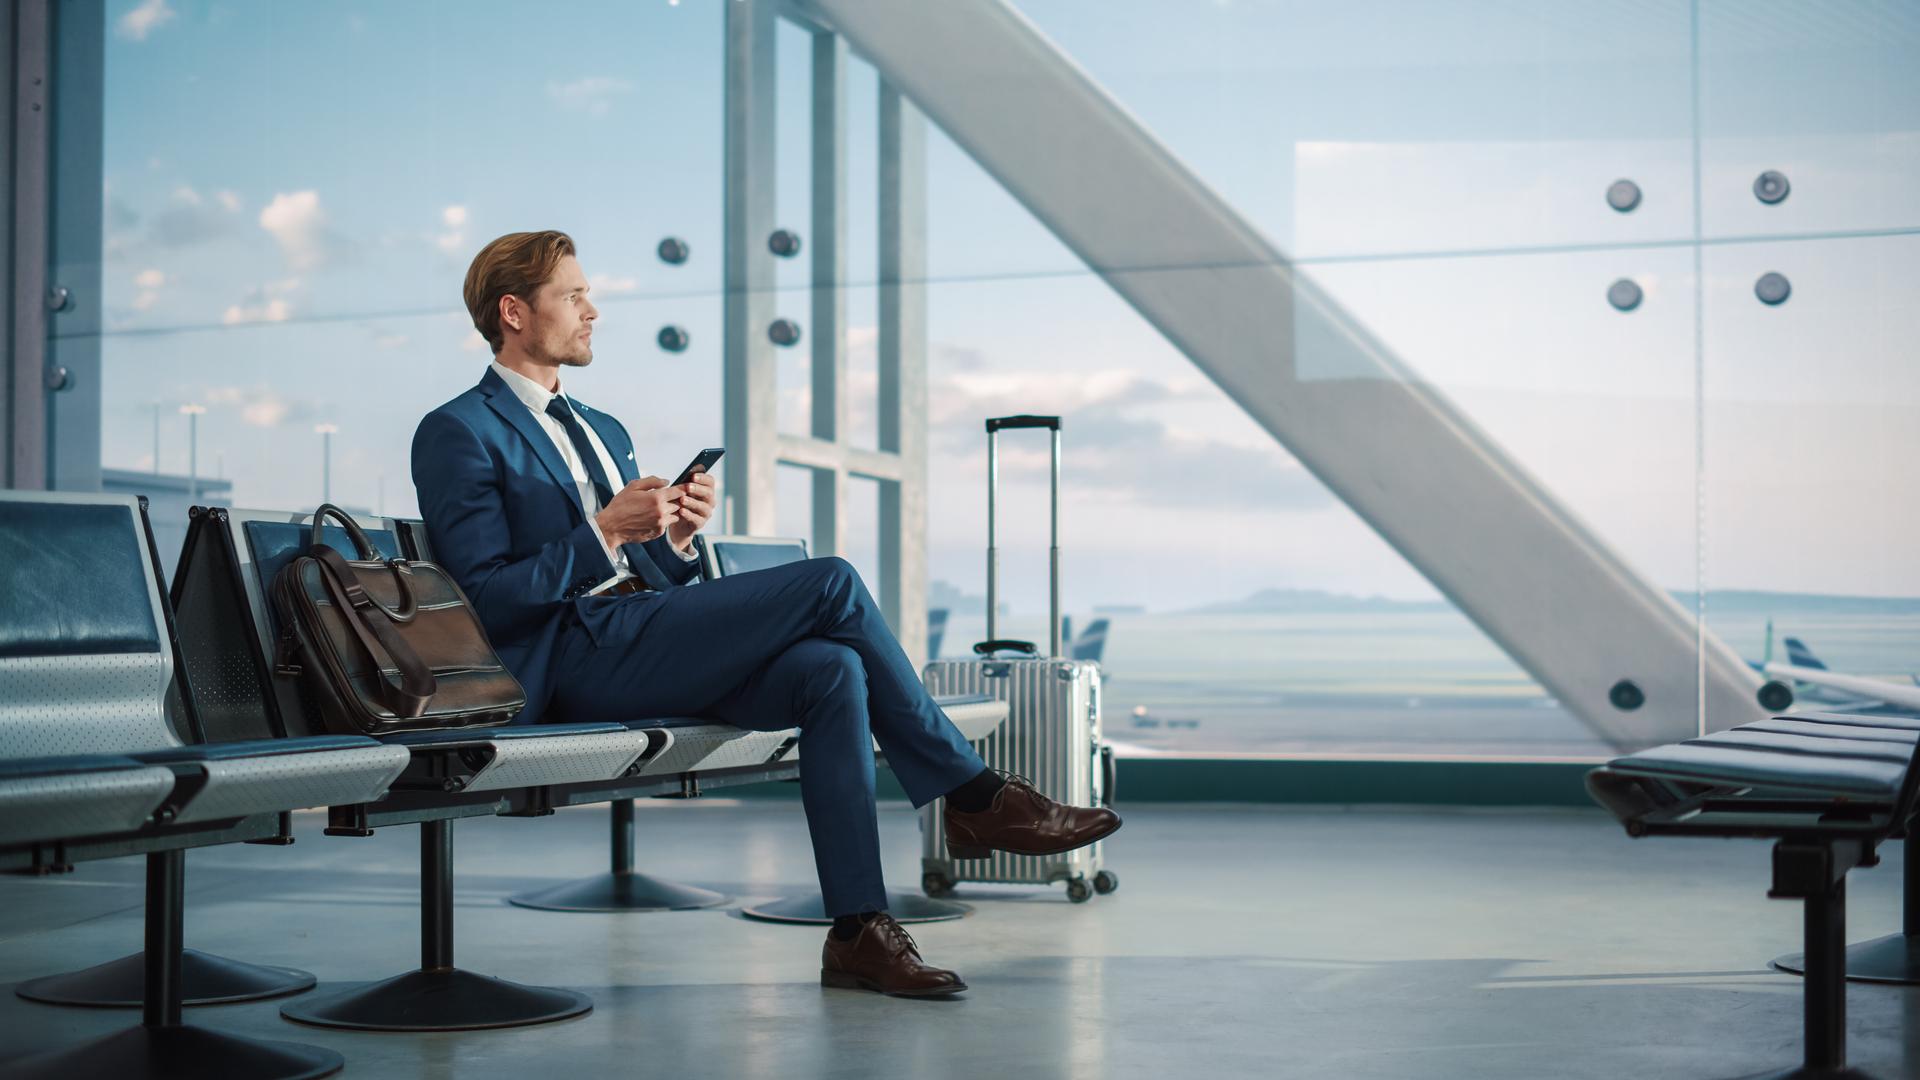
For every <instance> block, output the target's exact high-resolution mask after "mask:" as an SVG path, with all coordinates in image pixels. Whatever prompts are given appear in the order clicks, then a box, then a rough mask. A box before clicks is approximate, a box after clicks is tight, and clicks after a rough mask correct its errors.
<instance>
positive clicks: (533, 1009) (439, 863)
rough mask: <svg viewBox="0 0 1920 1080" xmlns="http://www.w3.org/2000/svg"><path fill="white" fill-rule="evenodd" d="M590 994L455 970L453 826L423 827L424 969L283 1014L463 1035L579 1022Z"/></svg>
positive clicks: (334, 1023)
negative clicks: (569, 1020)
mask: <svg viewBox="0 0 1920 1080" xmlns="http://www.w3.org/2000/svg"><path fill="white" fill-rule="evenodd" d="M591 1008H593V1001H592V999H591V998H588V997H587V996H586V995H585V994H579V993H575V992H574V991H572V990H560V989H555V988H553V987H546V986H523V985H521V984H520V983H515V982H508V981H507V980H505V979H496V978H493V977H492V976H489V975H476V974H474V973H472V972H469V971H462V970H460V969H459V968H457V967H455V966H454V964H453V822H451V821H428V822H423V823H422V824H421V826H420V970H418V971H409V972H407V973H406V974H404V975H396V976H394V977H393V978H391V979H386V980H384V981H381V982H377V983H371V984H369V985H367V986H363V987H360V988H359V989H357V990H348V991H345V992H342V993H338V994H331V995H327V996H324V997H318V998H303V999H302V1000H300V1001H296V1002H293V1003H291V1004H288V1005H286V1006H283V1007H282V1008H281V1010H280V1015H282V1016H284V1017H286V1018H287V1019H289V1020H295V1021H298V1022H300V1023H302V1024H318V1025H320V1026H322V1027H340V1028H353V1029H356V1030H360V1031H464V1030H470V1029H474V1028H503V1027H520V1026H522V1025H525V1024H544V1023H547V1022H549V1021H552V1020H564V1019H566V1018H567V1017H569V1016H578V1015H580V1014H581V1013H584V1012H586V1011H587V1010H589V1009H591Z"/></svg>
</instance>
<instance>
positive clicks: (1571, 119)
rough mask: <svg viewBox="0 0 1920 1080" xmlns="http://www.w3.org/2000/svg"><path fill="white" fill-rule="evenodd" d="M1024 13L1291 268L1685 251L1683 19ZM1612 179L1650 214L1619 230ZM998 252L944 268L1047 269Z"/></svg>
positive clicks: (1477, 1)
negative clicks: (1336, 258) (1657, 248)
mask: <svg viewBox="0 0 1920 1080" xmlns="http://www.w3.org/2000/svg"><path fill="white" fill-rule="evenodd" d="M1019 6H1020V8H1021V10H1022V11H1023V12H1024V13H1026V14H1027V16H1028V17H1029V18H1031V19H1033V20H1034V22H1035V23H1036V24H1037V25H1038V26H1039V27H1040V28H1041V29H1042V30H1043V31H1044V32H1045V33H1046V34H1047V35H1048V36H1049V37H1051V38H1052V39H1053V40H1054V41H1055V42H1057V43H1058V44H1059V45H1060V46H1061V48H1063V49H1064V50H1065V51H1066V52H1067V54H1068V55H1070V56H1071V57H1073V59H1074V60H1075V62H1076V63H1078V64H1079V65H1080V66H1081V67H1083V68H1085V69H1086V70H1087V71H1088V73H1089V74H1090V75H1092V77H1093V78H1094V79H1095V80H1096V81H1097V82H1099V83H1100V84H1101V85H1102V86H1103V87H1104V88H1105V89H1106V90H1107V91H1108V92H1109V93H1111V94H1112V95H1113V96H1114V97H1115V98H1116V99H1118V100H1119V101H1120V102H1121V103H1122V104H1123V105H1124V106H1126V108H1127V109H1128V111H1130V112H1131V113H1133V114H1134V115H1135V116H1137V117H1139V118H1140V120H1141V121H1142V123H1144V124H1145V126H1146V127H1147V129H1148V130H1149V131H1151V132H1153V134H1154V135H1155V136H1156V137H1157V138H1158V139H1159V140H1160V141H1161V142H1163V143H1164V144H1165V145H1166V146H1167V147H1168V148H1169V149H1170V150H1171V151H1172V152H1173V153H1174V155H1175V156H1177V157H1178V158H1179V159H1180V160H1181V161H1182V162H1184V163H1185V164H1186V165H1187V166H1188V167H1189V168H1191V169H1192V170H1193V171H1194V172H1195V173H1196V174H1197V175H1198V176H1200V178H1201V179H1203V180H1205V181H1206V182H1207V183H1208V184H1209V185H1210V186H1211V187H1212V188H1213V189H1214V190H1216V191H1218V192H1219V193H1220V194H1221V195H1222V196H1224V197H1225V198H1226V200H1227V201H1228V202H1230V203H1231V204H1233V206H1234V207H1236V208H1237V209H1238V210H1239V211H1240V213H1241V214H1243V215H1245V216H1246V217H1247V218H1248V219H1249V220H1250V221H1251V222H1252V223H1253V224H1254V225H1255V226H1256V227H1258V228H1259V229H1260V230H1261V231H1262V232H1264V233H1265V234H1266V235H1267V236H1268V237H1269V238H1271V239H1272V240H1273V241H1274V243H1275V244H1276V245H1278V246H1279V248H1280V249H1281V250H1282V251H1284V252H1286V253H1288V254H1289V255H1293V256H1298V257H1320V256H1329V255H1354V254H1363V253H1376V252H1378V253H1404V252H1414V251H1455V250H1485V249H1489V248H1492V249H1498V248H1512V247H1524V248H1532V247H1541V246H1549V245H1555V244H1569V243H1581V244H1594V243H1607V244H1614V243H1632V242H1643V241H1647V240H1655V239H1667V240H1671V239H1679V238H1685V237H1687V236H1689V235H1690V234H1691V222H1690V213H1689V211H1690V207H1691V186H1690V180H1691V177H1690V176H1689V151H1690V147H1689V145H1688V140H1689V137H1690V134H1691V131H1690V127H1691V119H1690V116H1691V113H1690V100H1691V99H1690V70H1689V18H1690V16H1689V12H1688V9H1687V8H1686V7H1685V6H1684V5H1658V6H1654V5H1645V4H1638V3H1624V2H1614V3H1598V4H1596V3H1591V2H1582V0H1554V2H1550V3H1526V4H1516V3H1511V2H1506V0H1473V2H1470V3H1454V4H1406V3H1400V2H1397V0H1360V2H1355V3H1337V4H1335V3H1324V2H1318V0H1294V2H1262V3H1234V4H1193V3H1188V2H1185V0H1121V2H1119V3H1112V4H1104V5H1101V6H1100V7H1099V8H1098V9H1097V12H1098V13H1097V15H1096V14H1095V11H1096V9H1094V8H1092V7H1089V6H1088V5H1085V4H1079V3H1068V2H1061V0H1025V2H1023V3H1021V4H1020V5H1019ZM1622 178H1629V179H1632V180H1634V181H1635V182H1636V183H1637V184H1638V185H1639V186H1640V188H1641V189H1642V191H1643V193H1644V196H1643V201H1642V203H1641V205H1640V206H1639V207H1638V208H1637V209H1635V210H1634V211H1632V212H1630V213H1626V214H1622V213H1619V212H1617V211H1614V210H1612V209H1610V208H1609V207H1608V204H1607V201H1606V191H1607V188H1608V186H1609V185H1610V184H1612V183H1613V182H1614V181H1615V180H1618V179H1622ZM1114 227H1115V228H1142V227H1149V226H1147V225H1146V224H1145V223H1141V222H1115V223H1114ZM999 242H1000V237H999V236H998V235H996V234H992V233H983V234H979V235H976V236H975V237H974V239H973V247H972V250H973V251H977V252H980V254H979V255H977V256H975V257H973V258H972V259H971V260H970V261H969V260H966V259H965V257H964V256H962V255H959V254H953V255H945V254H943V255H942V256H941V258H942V259H943V260H948V259H952V260H956V261H954V262H949V261H943V262H942V264H941V265H942V268H943V270H944V269H947V268H950V267H954V266H956V265H958V263H959V262H965V264H966V265H968V266H969V267H971V268H975V269H991V270H996V271H1000V270H1008V269H1016V270H1030V269H1035V268H1047V267H1049V266H1051V265H1052V264H1050V263H1048V262H1046V261H1044V260H1042V259H1040V258H1031V259H1016V260H995V259H994V258H993V257H992V252H993V251H994V250H995V248H996V246H997V244H998V243H999ZM1018 250H1020V251H1022V252H1025V251H1027V250H1028V249H1027V248H1025V247H1024V246H1023V247H1020V248H1019V249H1018Z"/></svg>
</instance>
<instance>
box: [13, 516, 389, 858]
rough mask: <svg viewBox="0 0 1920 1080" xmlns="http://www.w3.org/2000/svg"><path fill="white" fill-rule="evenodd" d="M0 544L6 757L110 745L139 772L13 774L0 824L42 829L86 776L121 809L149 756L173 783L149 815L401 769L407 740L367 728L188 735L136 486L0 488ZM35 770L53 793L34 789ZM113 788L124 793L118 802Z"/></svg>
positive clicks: (149, 775)
mask: <svg viewBox="0 0 1920 1080" xmlns="http://www.w3.org/2000/svg"><path fill="white" fill-rule="evenodd" d="M0 545H4V546H5V547H4V551H0V594H4V595H5V596H6V597H7V603H6V605H5V607H4V612H0V760H7V761H20V760H23V759H32V758H51V757H63V756H64V757H71V756H74V755H87V754H103V753H104V754H112V755H117V756H120V757H125V758H132V759H134V760H135V761H137V762H139V763H140V764H141V765H142V766H143V767H142V768H141V769H139V770H138V771H134V772H132V775H126V774H128V773H129V772H130V770H128V769H126V768H124V767H122V768H115V769H112V770H106V771H102V772H100V773H99V774H97V775H92V776H90V777H83V776H82V775H81V774H78V773H72V772H70V773H69V774H68V776H67V777H66V778H65V779H64V780H62V779H60V778H57V777H54V776H51V775H47V774H46V773H45V771H44V770H42V772H41V775H38V776H34V777H21V778H19V779H18V781H17V782H14V783H10V784H9V785H8V788H9V790H11V791H12V792H13V793H14V795H15V797H16V798H17V799H19V800H23V801H24V802H23V804H22V805H20V806H18V807H17V810H18V812H17V813H12V814H8V815H7V818H8V825H7V826H4V827H0V833H18V832H26V833H32V832H44V831H46V830H45V829H43V828H41V827H39V826H37V825H35V824H34V823H35V821H37V820H38V819H39V818H41V817H42V816H43V815H47V816H57V815H58V814H61V813H79V812H80V811H79V809H78V808H77V807H74V806H73V805H72V804H73V803H74V802H75V800H76V798H77V796H76V795H75V792H76V791H78V790H82V789H84V790H87V791H90V792H95V793H96V794H97V796H98V799H99V800H100V801H99V803H98V805H97V806H96V807H95V808H93V810H92V811H91V812H92V813H94V814H96V815H98V816H99V817H100V818H101V819H102V820H105V819H108V818H112V819H114V820H119V821H125V820H126V818H127V816H128V815H129V814H131V813H132V811H131V810H130V809H128V807H130V806H131V804H132V802H134V801H138V799H142V798H145V796H146V793H147V792H148V791H150V790H151V789H152V787H153V786H154V785H155V784H156V783H157V782H158V779H159V777H158V775H157V773H156V772H155V771H154V770H159V771H160V772H165V773H166V774H168V776H169V777H171V778H172V782H169V783H167V784H166V791H164V792H163V795H162V800H163V801H156V802H155V803H154V805H152V806H149V807H148V808H147V811H146V814H151V813H154V812H156V811H158V812H159V814H160V816H161V817H162V818H164V820H166V821H169V822H172V823H175V824H190V823H195V822H208V821H218V820H225V819H229V818H240V817H246V816H248V815H251V814H261V813H276V812H281V811H286V810H297V809H302V808H304V807H309V806H325V805H328V804H329V803H330V801H332V800H335V799H339V798H357V799H375V798H379V797H380V795H381V794H383V793H384V792H385V791H386V790H387V786H388V784H390V783H391V782H392V781H393V779H394V778H395V777H396V776H397V775H398V774H399V772H400V770H401V769H402V768H404V767H405V765H406V756H405V754H404V753H396V752H395V751H394V750H393V749H391V748H388V747H383V746H380V745H379V744H378V743H376V742H374V741H373V740H371V739H345V740H342V739H331V740H315V741H310V742H288V741H285V740H276V741H273V742H271V743H266V744H256V745H253V746H250V747H229V748H227V749H225V750H223V751H221V752H220V753H218V754H212V753H210V752H209V751H207V750H206V749H205V748H202V747H193V746H188V745H186V743H185V741H184V740H183V739H182V738H181V737H180V735H179V734H178V733H176V731H175V729H174V726H173V724H172V723H171V721H170V718H169V716H168V714H167V707H166V702H167V696H168V692H169V689H170V688H173V687H174V686H175V677H176V672H175V666H174V665H175V659H174V652H173V649H172V647H171V643H170V640H169V637H168V635H167V631H168V629H169V627H170V614H169V612H168V610H167V606H166V601H165V600H164V599H163V598H162V596H161V594H160V586H159V580H158V575H157V574H156V573H155V570H154V566H153V561H152V558H151V553H150V550H149V548H148V546H147V543H146V527H145V524H144V519H143V517H142V508H141V506H140V504H139V502H138V501H137V500H136V499H133V498H130V497H106V496H91V495H69V494H43V493H27V492H0ZM182 715H188V714H186V713H183V714H182ZM189 734H197V733H189ZM29 784H32V785H34V786H36V787H37V789H38V790H39V791H40V792H41V797H42V798H44V799H46V800H48V802H47V804H46V805H45V806H44V807H39V806H36V805H35V804H33V803H32V802H31V801H25V800H27V797H26V795H25V794H24V792H25V790H26V786H27V785H29ZM109 791H112V792H120V793H121V795H120V796H118V797H123V798H125V799H126V800H128V801H127V804H126V805H125V806H122V805H110V804H111V803H113V801H114V798H115V797H112V796H109V795H108V794H107V792H109ZM56 801H58V802H62V803H64V804H67V805H68V809H67V810H64V811H61V810H56V809H55V808H54V802H56ZM146 814H141V815H140V818H141V820H144V818H145V817H146ZM139 824H140V821H139V820H136V821H134V822H133V824H132V825H130V826H129V825H122V826H121V828H122V829H123V830H124V829H126V828H132V827H137V826H138V825H139ZM58 831H59V830H58V828H57V827H56V828H54V829H53V832H54V833H56V834H57V833H58ZM68 835H70V836H71V835H74V833H69V834H68ZM80 835H86V834H85V833H80Z"/></svg>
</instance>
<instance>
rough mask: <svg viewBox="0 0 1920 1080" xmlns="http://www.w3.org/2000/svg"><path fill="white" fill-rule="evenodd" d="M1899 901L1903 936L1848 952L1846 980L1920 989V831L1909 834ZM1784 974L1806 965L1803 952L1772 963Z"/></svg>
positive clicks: (1794, 971)
mask: <svg viewBox="0 0 1920 1080" xmlns="http://www.w3.org/2000/svg"><path fill="white" fill-rule="evenodd" d="M1902 848H1903V850H1904V855H1903V861H1904V862H1905V864H1906V868H1905V870H1904V872H1903V873H1904V877H1903V881H1902V890H1903V891H1902V893H1901V898H1900V933H1898V934H1888V935H1887V936H1886V937H1881V938H1874V939H1873V940H1872V941H1863V942H1861V943H1860V944H1858V945H1855V946H1852V947H1851V948H1849V949H1848V950H1847V978H1849V979H1852V980H1853V981H1855V982H1872V983H1896V984H1899V985H1901V986H1920V832H1909V833H1908V834H1907V838H1906V841H1905V843H1904V844H1903V845H1902ZM1773 966H1774V967H1777V968H1779V969H1780V970H1781V971H1786V972H1791V973H1793V974H1795V975H1798V974H1800V972H1801V970H1802V969H1803V968H1804V967H1805V966H1806V957H1805V955H1804V954H1801V953H1789V954H1788V955H1786V956H1782V957H1781V958H1779V959H1778V960H1775V961H1774V962H1773Z"/></svg>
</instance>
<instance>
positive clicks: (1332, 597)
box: [1187, 589, 1452, 615]
mask: <svg viewBox="0 0 1920 1080" xmlns="http://www.w3.org/2000/svg"><path fill="white" fill-rule="evenodd" d="M1449 610H1452V605H1450V604H1448V603H1447V602H1446V601H1444V600H1393V599H1390V598H1388V597H1385V596H1353V595H1351V594H1349V593H1336V592H1327V591H1326V590H1324V589H1261V590H1260V591H1259V592H1257V593H1254V594H1253V595H1252V596H1249V597H1247V598H1246V599H1244V600H1228V601H1225V602H1223V603H1218V604H1207V605H1204V606H1202V607H1197V608H1188V609H1187V613H1188V614H1195V615H1268V614H1321V613H1335V612H1354V611H1394V612H1414V611H1449Z"/></svg>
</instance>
